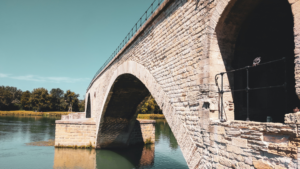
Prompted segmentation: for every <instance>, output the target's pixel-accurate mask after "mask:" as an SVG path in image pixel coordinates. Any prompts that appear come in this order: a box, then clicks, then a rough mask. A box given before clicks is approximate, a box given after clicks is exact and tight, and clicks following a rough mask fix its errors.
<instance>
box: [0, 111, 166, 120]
mask: <svg viewBox="0 0 300 169" xmlns="http://www.w3.org/2000/svg"><path fill="white" fill-rule="evenodd" d="M70 113H75V112H58V111H53V112H34V111H25V110H14V111H0V115H11V116H57V117H60V116H61V115H67V114H70ZM137 118H138V119H165V116H164V115H163V114H139V115H138V117H137Z"/></svg>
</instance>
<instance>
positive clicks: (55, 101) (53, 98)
mask: <svg viewBox="0 0 300 169" xmlns="http://www.w3.org/2000/svg"><path fill="white" fill-rule="evenodd" d="M63 97H64V91H63V90H61V89H60V88H56V89H52V90H51V91H50V108H51V110H60V106H61V102H62V101H63Z"/></svg>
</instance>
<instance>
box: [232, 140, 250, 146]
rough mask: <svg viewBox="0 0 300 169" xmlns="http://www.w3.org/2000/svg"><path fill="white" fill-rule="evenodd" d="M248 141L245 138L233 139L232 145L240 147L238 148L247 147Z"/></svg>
mask: <svg viewBox="0 0 300 169" xmlns="http://www.w3.org/2000/svg"><path fill="white" fill-rule="evenodd" d="M247 143H248V141H247V140H246V139H243V138H232V143H231V144H232V145H234V146H238V147H247Z"/></svg>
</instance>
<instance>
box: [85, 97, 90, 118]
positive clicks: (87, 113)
mask: <svg viewBox="0 0 300 169" xmlns="http://www.w3.org/2000/svg"><path fill="white" fill-rule="evenodd" d="M86 118H91V98H90V94H89V95H88V100H87V106H86Z"/></svg>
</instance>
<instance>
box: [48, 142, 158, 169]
mask: <svg viewBox="0 0 300 169" xmlns="http://www.w3.org/2000/svg"><path fill="white" fill-rule="evenodd" d="M154 149H155V146H154V144H152V145H145V146H144V145H137V146H134V147H129V148H128V149H122V150H93V149H69V148H55V152H54V165H53V168H55V169H61V168H86V169H95V168H109V169H114V168H116V169H119V168H120V167H122V168H124V169H127V168H128V169H132V168H144V167H151V166H153V164H154Z"/></svg>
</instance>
